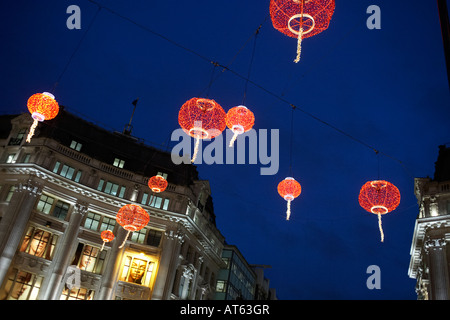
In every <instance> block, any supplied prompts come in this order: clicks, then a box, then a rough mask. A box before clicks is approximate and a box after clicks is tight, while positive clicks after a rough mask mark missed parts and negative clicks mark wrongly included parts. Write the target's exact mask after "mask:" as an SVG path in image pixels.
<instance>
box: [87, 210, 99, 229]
mask: <svg viewBox="0 0 450 320" xmlns="http://www.w3.org/2000/svg"><path fill="white" fill-rule="evenodd" d="M101 218H102V216H101V215H99V214H96V213H93V212H88V214H87V216H86V220H85V221H84V227H85V228H87V229H91V230H97V229H98V225H99V223H100V219H101Z"/></svg>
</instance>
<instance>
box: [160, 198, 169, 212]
mask: <svg viewBox="0 0 450 320" xmlns="http://www.w3.org/2000/svg"><path fill="white" fill-rule="evenodd" d="M168 207H169V199H164V204H163V207H162V208H163V210H167V208H168Z"/></svg>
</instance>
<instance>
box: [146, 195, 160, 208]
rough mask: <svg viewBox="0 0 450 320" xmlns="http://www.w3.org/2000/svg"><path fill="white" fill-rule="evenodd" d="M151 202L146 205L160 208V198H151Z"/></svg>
mask: <svg viewBox="0 0 450 320" xmlns="http://www.w3.org/2000/svg"><path fill="white" fill-rule="evenodd" d="M151 201H152V202H151V203H149V204H148V205H149V206H150V207H154V208H161V202H162V198H160V197H153V198H152V200H151Z"/></svg>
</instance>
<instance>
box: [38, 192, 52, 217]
mask: <svg viewBox="0 0 450 320" xmlns="http://www.w3.org/2000/svg"><path fill="white" fill-rule="evenodd" d="M54 201H55V199H54V198H52V197H49V196H47V195H45V194H43V195H41V197H40V198H39V201H38V204H37V207H36V209H37V210H38V211H39V212H42V213H45V214H49V213H50V210H51V208H52V206H53V202H54Z"/></svg>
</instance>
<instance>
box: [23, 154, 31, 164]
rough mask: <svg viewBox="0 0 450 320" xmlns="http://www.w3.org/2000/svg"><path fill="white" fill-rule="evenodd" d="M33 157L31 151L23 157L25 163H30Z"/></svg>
mask: <svg viewBox="0 0 450 320" xmlns="http://www.w3.org/2000/svg"><path fill="white" fill-rule="evenodd" d="M30 158H31V153H26V154H25V157H24V158H23V163H29V162H30Z"/></svg>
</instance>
